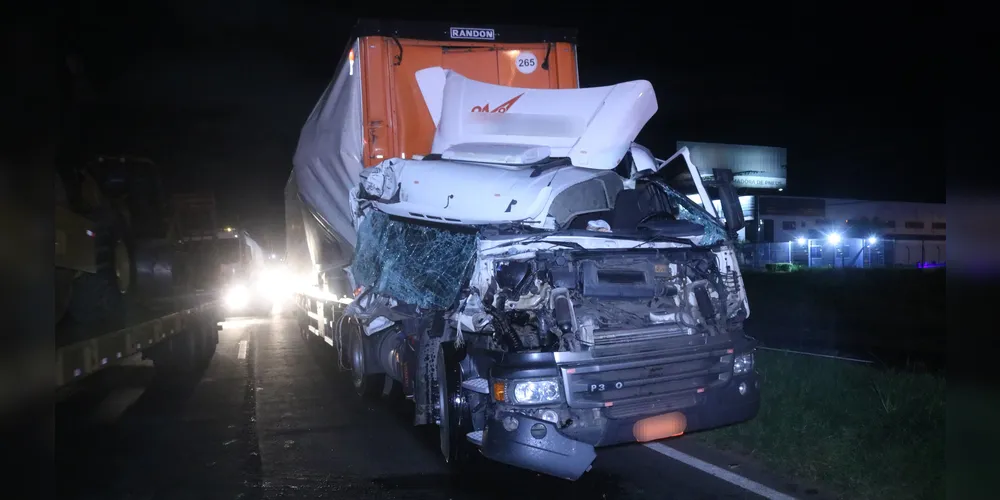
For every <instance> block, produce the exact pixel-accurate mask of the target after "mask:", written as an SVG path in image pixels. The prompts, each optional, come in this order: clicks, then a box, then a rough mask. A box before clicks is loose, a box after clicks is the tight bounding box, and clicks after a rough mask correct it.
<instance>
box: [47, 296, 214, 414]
mask: <svg viewBox="0 0 1000 500" xmlns="http://www.w3.org/2000/svg"><path fill="white" fill-rule="evenodd" d="M216 295H217V294H215V293H194V294H188V295H184V296H178V297H173V298H170V299H160V300H157V301H148V302H144V303H142V304H133V305H132V307H130V308H129V312H128V314H127V315H126V317H124V318H120V319H119V320H118V321H108V322H104V323H100V324H93V325H70V326H66V327H63V328H61V329H59V330H57V335H56V351H55V373H54V375H55V389H56V391H57V396H58V395H60V394H62V393H64V392H66V391H68V390H69V389H71V387H72V386H74V385H75V384H76V383H77V382H79V381H81V380H83V379H85V378H88V377H89V376H91V375H94V374H96V373H98V372H100V371H102V370H104V369H106V368H109V367H112V366H116V365H119V364H121V363H122V362H123V361H125V360H126V359H128V358H131V357H133V356H141V357H142V359H150V360H152V361H153V363H154V366H155V367H156V369H157V371H158V372H159V371H161V370H162V371H164V372H169V373H164V375H171V374H172V372H175V371H190V370H192V369H194V368H197V367H199V366H203V365H204V363H205V362H207V360H208V359H210V358H211V357H212V355H213V354H214V353H215V347H216V345H217V344H218V341H219V335H218V331H219V330H220V329H221V328H222V327H221V324H220V322H221V321H222V314H221V307H220V303H219V301H218V300H217V297H216Z"/></svg>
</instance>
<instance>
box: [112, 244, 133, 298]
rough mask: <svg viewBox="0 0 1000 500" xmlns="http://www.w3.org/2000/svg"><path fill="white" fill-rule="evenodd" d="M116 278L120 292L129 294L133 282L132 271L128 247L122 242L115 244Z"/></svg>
mask: <svg viewBox="0 0 1000 500" xmlns="http://www.w3.org/2000/svg"><path fill="white" fill-rule="evenodd" d="M115 278H116V281H117V282H118V291H119V292H121V293H123V294H124V293H128V289H129V285H130V284H131V281H132V269H131V266H130V265H129V255H128V247H126V246H125V243H124V242H122V241H119V242H118V243H116V244H115Z"/></svg>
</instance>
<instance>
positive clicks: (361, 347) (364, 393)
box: [348, 324, 381, 397]
mask: <svg viewBox="0 0 1000 500" xmlns="http://www.w3.org/2000/svg"><path fill="white" fill-rule="evenodd" d="M349 328H350V336H349V337H348V341H349V342H350V349H349V350H348V351H349V352H350V361H351V385H353V386H354V392H355V393H357V394H358V396H361V397H372V396H374V395H375V394H377V393H378V391H379V389H380V386H379V379H380V378H381V377H380V376H379V375H367V374H366V372H367V369H368V362H369V361H368V352H367V350H366V349H365V336H364V333H363V332H362V330H361V327H360V326H359V325H357V324H351V325H350V326H349Z"/></svg>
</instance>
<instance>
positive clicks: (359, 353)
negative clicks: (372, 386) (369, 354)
mask: <svg viewBox="0 0 1000 500" xmlns="http://www.w3.org/2000/svg"><path fill="white" fill-rule="evenodd" d="M364 373H365V350H364V349H363V347H362V343H361V336H360V335H359V334H358V332H357V330H355V332H354V335H353V342H351V382H353V383H354V387H355V388H358V387H361V384H362V383H363V382H364V377H365V375H364Z"/></svg>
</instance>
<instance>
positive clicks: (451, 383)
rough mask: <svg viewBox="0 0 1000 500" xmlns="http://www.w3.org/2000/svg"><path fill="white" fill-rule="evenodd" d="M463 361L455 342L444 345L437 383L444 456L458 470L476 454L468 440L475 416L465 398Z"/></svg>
mask: <svg viewBox="0 0 1000 500" xmlns="http://www.w3.org/2000/svg"><path fill="white" fill-rule="evenodd" d="M460 357H461V354H460V352H459V351H458V350H457V349H456V348H455V344H454V342H442V343H441V344H440V346H439V347H438V352H437V370H436V371H435V372H436V376H435V383H434V386H435V389H436V395H437V401H435V403H436V406H437V410H438V411H437V417H438V418H437V424H438V429H439V431H440V444H441V454H443V455H444V460H445V462H447V463H448V464H449V465H452V466H454V467H459V468H461V467H464V466H466V465H468V464H469V463H470V462H471V460H472V458H473V457H474V456H475V451H476V450H475V449H474V448H473V446H472V444H471V443H469V442H468V440H466V438H465V436H466V434H468V433H469V432H471V431H472V412H471V411H470V410H469V405H468V403H467V401H466V399H465V395H464V394H463V389H462V368H461V366H460V365H459V361H460Z"/></svg>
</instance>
